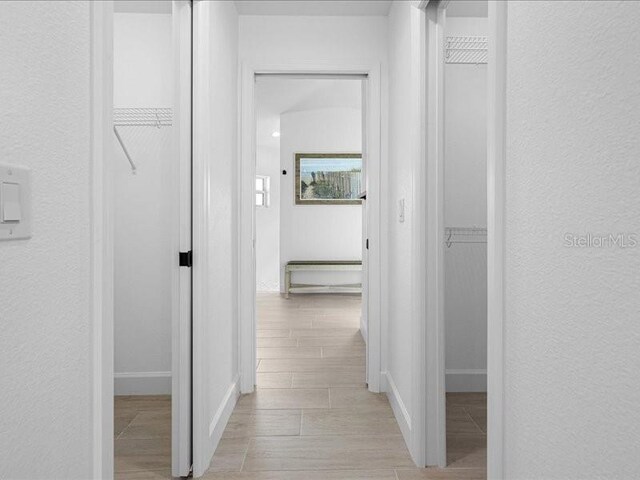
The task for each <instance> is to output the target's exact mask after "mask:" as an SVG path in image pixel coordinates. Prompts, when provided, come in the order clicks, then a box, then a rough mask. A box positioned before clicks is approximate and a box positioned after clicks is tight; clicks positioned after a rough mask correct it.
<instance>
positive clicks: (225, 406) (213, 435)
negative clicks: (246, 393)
mask: <svg viewBox="0 0 640 480" xmlns="http://www.w3.org/2000/svg"><path fill="white" fill-rule="evenodd" d="M238 398H240V377H239V376H237V375H236V377H235V378H234V379H233V382H231V385H230V386H229V388H228V390H227V393H225V395H224V398H223V399H222V402H220V406H219V407H218V410H216V414H215V415H214V416H213V419H212V420H211V423H210V424H209V438H210V439H211V443H212V445H213V450H214V451H215V449H216V448H217V446H218V442H219V441H220V438H222V433H223V432H224V429H225V427H226V426H227V422H228V421H229V417H230V416H231V413H232V412H233V409H234V408H235V406H236V402H237V401H238Z"/></svg>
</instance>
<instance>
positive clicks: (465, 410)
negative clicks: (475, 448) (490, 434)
mask: <svg viewBox="0 0 640 480" xmlns="http://www.w3.org/2000/svg"><path fill="white" fill-rule="evenodd" d="M462 410H464V413H466V414H467V416H468V417H469V419H471V422H472V423H473V424H474V425H475V426H476V427H477V428H478V431H479V432H480V433H482V434H486V432H484V431H483V430H482V428H481V427H480V425H479V424H478V422H476V420H475V419H474V418H473V415H471V413H469V411H468V410H467V407H462Z"/></svg>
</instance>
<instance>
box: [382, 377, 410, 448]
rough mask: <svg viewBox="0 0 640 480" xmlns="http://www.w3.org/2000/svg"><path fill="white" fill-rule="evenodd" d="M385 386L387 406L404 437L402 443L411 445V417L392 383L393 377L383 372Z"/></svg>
mask: <svg viewBox="0 0 640 480" xmlns="http://www.w3.org/2000/svg"><path fill="white" fill-rule="evenodd" d="M383 378H384V382H385V383H386V385H385V387H386V388H385V391H386V394H387V398H388V399H389V404H391V409H392V410H393V414H394V416H395V417H396V421H397V422H398V426H399V427H400V431H401V432H402V436H403V437H404V441H405V443H406V444H407V445H410V444H411V437H412V434H411V425H412V422H411V415H409V411H408V410H407V407H406V406H405V404H404V402H403V401H402V397H401V396H400V392H399V391H398V387H396V384H395V382H394V381H393V377H392V376H391V374H390V373H389V372H384V374H383Z"/></svg>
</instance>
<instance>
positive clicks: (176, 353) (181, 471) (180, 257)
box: [171, 0, 192, 477]
mask: <svg viewBox="0 0 640 480" xmlns="http://www.w3.org/2000/svg"><path fill="white" fill-rule="evenodd" d="M173 47H174V82H175V96H174V99H175V100H174V109H173V129H174V130H173V132H174V136H173V138H174V152H175V157H174V158H175V160H176V161H175V165H176V167H175V169H174V172H175V174H176V179H179V180H178V181H176V182H174V185H178V184H179V188H177V189H176V192H175V197H177V202H176V215H177V216H178V218H179V222H178V223H179V225H180V228H179V231H177V232H176V236H175V237H176V238H175V241H174V246H175V263H174V275H173V279H174V288H173V291H174V298H173V300H174V301H173V327H172V371H171V380H172V391H171V424H172V425H171V452H172V458H171V471H172V475H173V476H174V477H186V476H188V475H189V472H190V471H191V465H192V419H191V410H192V409H191V403H192V399H191V368H192V361H191V358H192V356H191V318H192V312H191V304H192V301H191V299H192V295H191V282H192V275H191V270H192V269H191V50H192V45H191V2H190V1H184V0H174V1H173Z"/></svg>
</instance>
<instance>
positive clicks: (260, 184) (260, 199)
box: [256, 175, 271, 207]
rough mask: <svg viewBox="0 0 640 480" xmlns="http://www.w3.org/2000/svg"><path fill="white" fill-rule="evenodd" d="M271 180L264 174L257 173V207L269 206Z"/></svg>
mask: <svg viewBox="0 0 640 480" xmlns="http://www.w3.org/2000/svg"><path fill="white" fill-rule="evenodd" d="M270 183H271V180H270V178H269V177H265V176H264V175H256V207H268V206H269V187H270Z"/></svg>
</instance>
